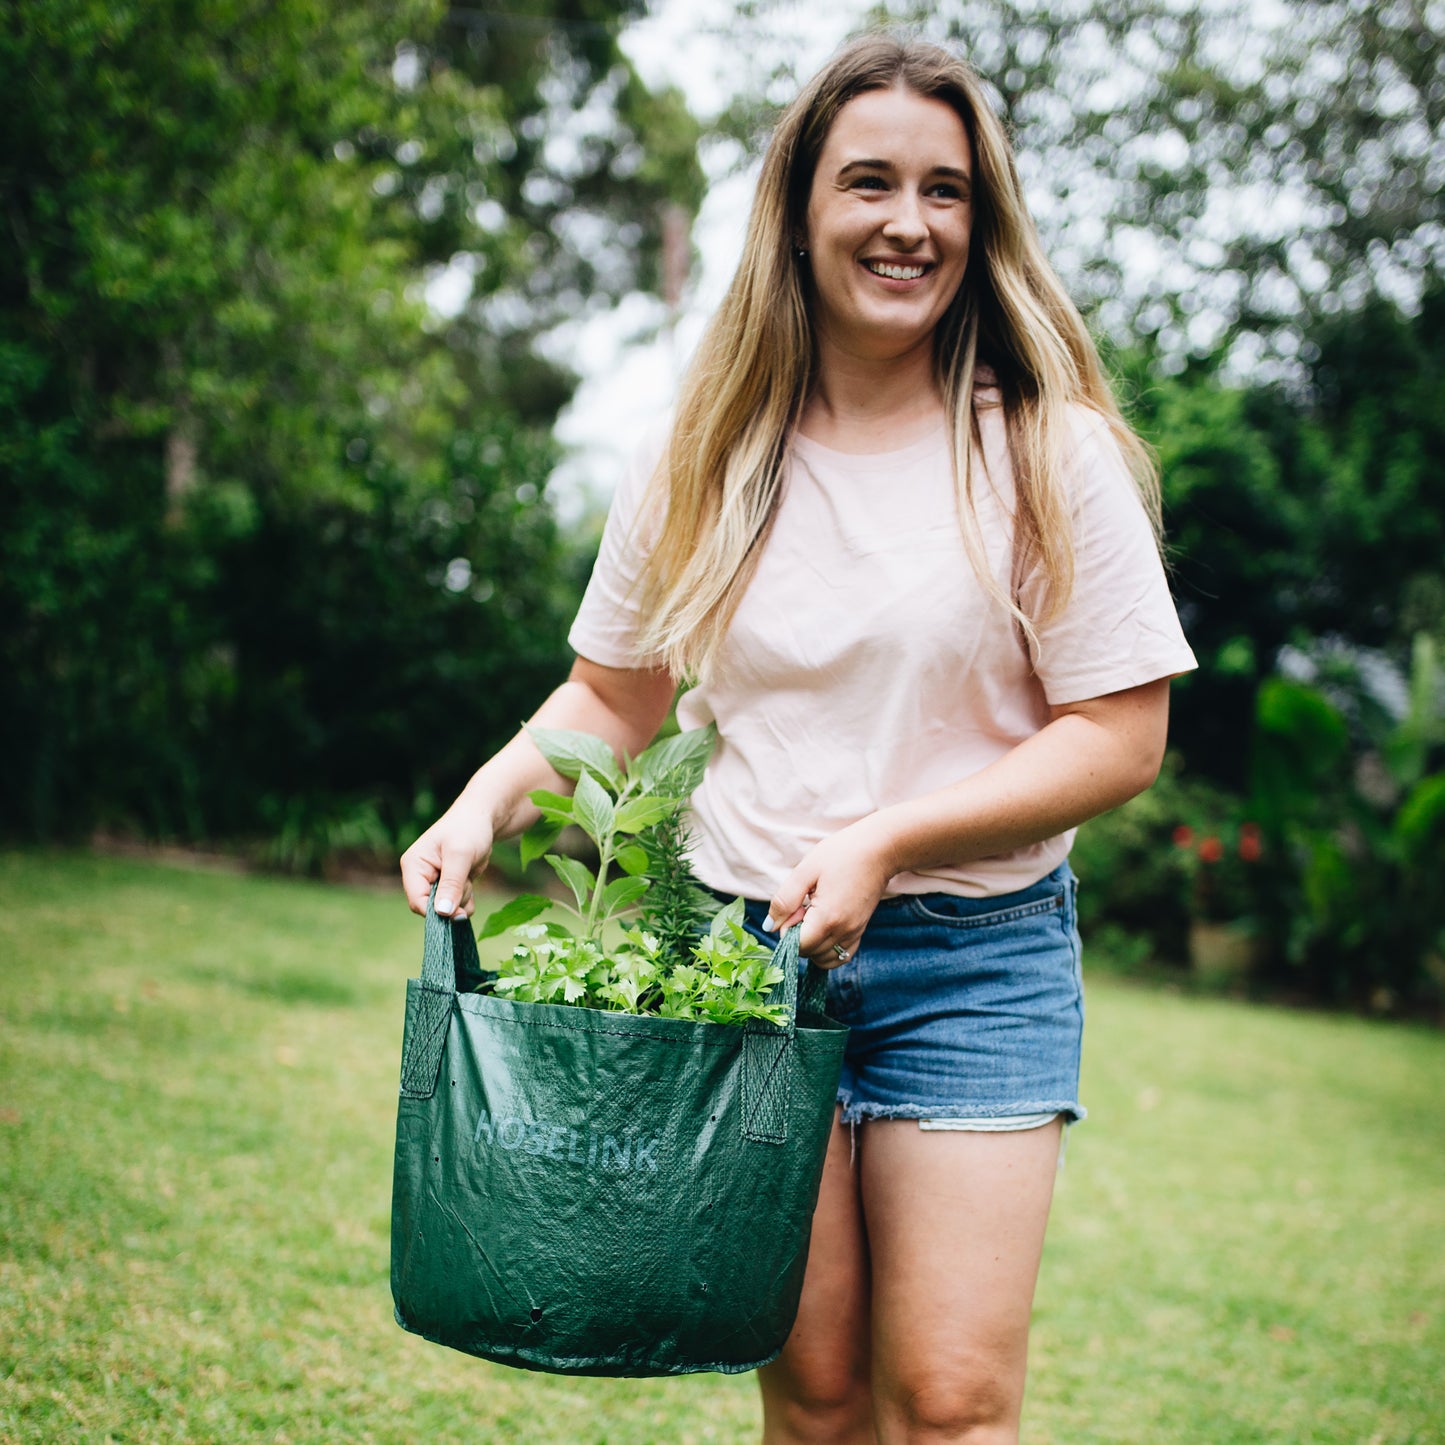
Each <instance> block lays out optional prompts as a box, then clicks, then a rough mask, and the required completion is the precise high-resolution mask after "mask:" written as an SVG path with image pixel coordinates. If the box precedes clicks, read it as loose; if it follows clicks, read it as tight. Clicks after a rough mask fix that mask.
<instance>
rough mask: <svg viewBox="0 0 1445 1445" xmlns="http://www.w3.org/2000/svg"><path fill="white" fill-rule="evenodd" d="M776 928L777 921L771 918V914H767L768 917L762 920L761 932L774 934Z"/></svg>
mask: <svg viewBox="0 0 1445 1445" xmlns="http://www.w3.org/2000/svg"><path fill="white" fill-rule="evenodd" d="M777 927H778V921H777V919H775V918H774V917H773V915H772V914H771V913H770V914H768V916H767V917H766V918H765V919H763V932H764V933H774V932H776V931H777Z"/></svg>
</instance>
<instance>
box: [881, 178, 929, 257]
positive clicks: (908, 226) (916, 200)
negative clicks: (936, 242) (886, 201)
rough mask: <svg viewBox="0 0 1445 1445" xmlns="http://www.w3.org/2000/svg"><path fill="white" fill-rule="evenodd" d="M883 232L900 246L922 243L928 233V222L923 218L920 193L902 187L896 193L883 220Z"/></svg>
mask: <svg viewBox="0 0 1445 1445" xmlns="http://www.w3.org/2000/svg"><path fill="white" fill-rule="evenodd" d="M883 234H884V235H885V236H886V237H887V238H888V239H889V240H890V241H893V242H895V243H897V244H898V245H899V246H907V247H912V246H917V245H920V244H921V243H922V242H923V241H924V239H925V238H926V237H927V235H928V223H927V222H926V221H925V220H924V218H923V205H922V200H921V198H920V197H919V195H918V194H917V193H916V192H914V191H911V190H909V189H907V188H906V187H900V189H899V190H897V191H896V192H895V193H894V200H893V205H892V206H890V207H889V211H888V216H887V217H886V219H885V220H884V222H883Z"/></svg>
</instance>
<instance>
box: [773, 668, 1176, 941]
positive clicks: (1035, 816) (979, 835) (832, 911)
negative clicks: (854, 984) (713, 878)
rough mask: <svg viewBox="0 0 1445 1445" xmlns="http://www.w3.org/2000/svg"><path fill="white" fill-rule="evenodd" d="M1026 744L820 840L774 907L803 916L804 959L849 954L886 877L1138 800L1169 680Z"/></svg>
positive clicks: (1056, 718) (988, 851)
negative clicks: (943, 785)
mask: <svg viewBox="0 0 1445 1445" xmlns="http://www.w3.org/2000/svg"><path fill="white" fill-rule="evenodd" d="M1050 714H1051V717H1050V720H1049V722H1048V723H1047V724H1046V725H1045V726H1044V727H1043V728H1041V729H1040V730H1039V731H1038V732H1037V733H1035V734H1034V736H1033V737H1031V738H1029V739H1027V740H1026V741H1025V742H1022V743H1020V744H1019V745H1018V746H1017V747H1015V748H1013V749H1011V750H1010V751H1009V752H1007V753H1005V754H1004V756H1003V757H1001V758H999V759H998V760H997V761H995V762H993V763H990V764H989V766H988V767H986V768H984V769H983V770H982V771H980V772H978V773H975V774H974V775H973V776H972V777H970V778H966V779H965V780H964V781H962V782H959V783H954V784H953V785H951V786H950V787H947V788H940V789H939V790H938V791H937V792H933V793H928V794H926V795H925V796H923V797H921V798H913V799H910V800H909V801H908V802H906V803H896V804H894V805H893V806H892V807H888V808H880V809H879V810H878V811H877V812H876V813H871V814H869V816H868V817H866V818H862V819H860V820H859V821H858V822H856V823H854V824H852V825H851V826H850V827H847V828H843V829H840V830H839V831H838V832H837V833H834V834H833V836H832V837H830V838H825V839H824V840H823V841H822V842H821V843H819V844H818V846H817V847H816V848H813V849H810V850H809V852H808V855H807V856H806V857H805V858H804V859H803V861H802V862H801V863H799V864H798V866H797V867H796V868H794V869H793V871H792V872H791V873H790V874H789V875H788V877H787V879H786V880H785V881H784V882H783V885H782V886H781V887H780V888H779V889H778V891H777V893H776V894H775V895H774V896H773V900H772V916H773V918H774V919H775V920H778V921H779V922H780V923H783V924H787V923H795V922H796V921H797V920H798V919H799V918H802V917H803V900H804V898H805V897H807V895H809V894H812V903H811V905H810V907H809V908H808V911H807V917H806V919H805V921H804V924H803V936H802V940H801V943H802V951H803V953H804V954H805V955H807V956H808V957H811V958H813V959H815V960H816V961H817V962H818V963H819V964H820V965H821V966H823V967H830V966H835V965H836V964H837V963H838V962H839V959H838V956H837V954H836V952H835V947H834V946H835V945H837V946H838V947H840V948H842V949H843V950H844V952H845V953H847V954H849V955H850V956H851V955H852V953H853V951H854V950H855V949H856V948H857V947H858V941H859V939H860V938H861V937H862V935H863V929H864V926H865V925H866V924H867V922H868V919H869V916H870V915H871V914H872V912H873V909H874V908H875V907H876V906H877V903H878V900H879V899H880V898H881V897H882V896H883V890H884V889H885V888H886V887H887V886H888V880H889V879H890V878H892V877H893V875H894V874H895V873H906V872H912V871H914V870H916V869H919V868H929V867H937V866H939V865H941V864H945V863H965V862H968V861H969V860H971V859H974V858H988V857H992V856H993V855H994V854H996V853H1006V852H1008V851H1009V850H1010V849H1013V848H1020V847H1023V846H1025V845H1026V844H1029V843H1037V842H1040V841H1042V840H1043V839H1045V838H1052V837H1053V836H1055V835H1056V834H1058V833H1062V832H1064V831H1065V830H1066V829H1068V828H1072V827H1075V826H1077V825H1078V824H1079V823H1082V822H1083V821H1084V820H1085V819H1087V818H1092V817H1094V816H1095V815H1097V814H1099V813H1105V812H1107V811H1108V810H1109V809H1110V808H1117V807H1118V806H1119V804H1120V803H1123V802H1127V801H1128V799H1130V798H1132V797H1133V796H1134V795H1135V794H1136V793H1141V792H1143V791H1144V789H1145V788H1147V787H1148V786H1149V785H1150V783H1152V782H1153V781H1154V779H1155V778H1156V777H1157V776H1158V773H1159V765H1160V763H1161V762H1162V761H1163V758H1164V741H1165V734H1166V732H1167V730H1168V723H1169V679H1168V678H1161V679H1159V680H1158V681H1157V682H1149V683H1145V684H1144V685H1143V686H1142V687H1131V688H1128V689H1126V690H1125V691H1123V692H1113V693H1109V694H1107V695H1106V696H1104V697H1096V698H1090V699H1088V700H1087V701H1084V702H1077V703H1069V704H1068V705H1066V706H1063V707H1055V708H1051V709H1050Z"/></svg>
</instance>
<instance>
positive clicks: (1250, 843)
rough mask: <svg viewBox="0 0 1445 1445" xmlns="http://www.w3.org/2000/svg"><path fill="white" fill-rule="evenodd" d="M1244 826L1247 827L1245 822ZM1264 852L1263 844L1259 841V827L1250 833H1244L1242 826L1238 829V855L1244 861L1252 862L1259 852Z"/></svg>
mask: <svg viewBox="0 0 1445 1445" xmlns="http://www.w3.org/2000/svg"><path fill="white" fill-rule="evenodd" d="M1244 826H1245V828H1247V827H1249V824H1248V823H1246V824H1245V825H1244ZM1263 852H1264V844H1263V843H1261V842H1260V841H1259V829H1258V828H1256V829H1255V830H1254V831H1253V832H1252V833H1246V832H1245V831H1244V828H1241V829H1240V830H1239V856H1240V857H1241V858H1243V859H1244V861H1245V862H1246V863H1253V862H1254V861H1255V860H1256V859H1257V858H1258V857H1259V855H1260V854H1261V853H1263Z"/></svg>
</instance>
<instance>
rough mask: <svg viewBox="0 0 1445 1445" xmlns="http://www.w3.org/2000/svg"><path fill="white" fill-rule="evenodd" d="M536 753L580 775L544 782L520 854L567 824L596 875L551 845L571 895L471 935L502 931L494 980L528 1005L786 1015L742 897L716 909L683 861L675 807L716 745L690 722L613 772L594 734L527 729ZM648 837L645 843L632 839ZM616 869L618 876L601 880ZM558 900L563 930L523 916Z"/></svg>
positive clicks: (508, 910) (516, 903)
mask: <svg viewBox="0 0 1445 1445" xmlns="http://www.w3.org/2000/svg"><path fill="white" fill-rule="evenodd" d="M527 731H528V733H529V734H530V735H531V737H532V740H533V741H534V742H535V743H536V744H537V746H538V748H539V749H540V750H541V752H542V755H543V756H544V757H545V758H546V759H547V761H548V762H549V763H551V764H552V766H553V767H554V768H556V769H557V771H558V772H559V773H561V774H562V775H563V777H567V778H572V779H575V780H576V784H577V787H576V791H575V792H574V793H573V795H572V796H571V797H570V798H568V797H564V796H563V795H561V794H559V793H553V792H550V791H547V790H545V789H539V790H537V791H535V792H533V793H532V794H531V798H532V802H533V803H534V804H536V806H537V808H538V809H539V811H540V812H541V814H542V818H541V821H540V823H539V824H538V825H537V828H536V830H534V831H536V832H537V833H538V834H539V839H538V840H537V841H534V842H533V843H532V844H531V845H530V846H529V847H528V848H527V849H526V853H525V855H524V856H536V855H537V853H539V852H540V850H541V849H543V848H545V847H546V846H548V845H549V844H550V842H551V841H552V840H553V839H554V838H555V837H556V835H557V833H558V832H559V831H560V830H561V829H562V828H564V827H566V826H568V825H569V824H574V825H576V826H577V827H580V828H581V829H582V830H583V832H585V833H586V834H587V836H588V837H589V838H590V839H591V840H592V842H593V843H594V844H595V845H596V847H597V854H598V864H597V871H596V873H595V874H594V873H593V872H592V870H591V869H590V868H588V867H587V866H586V865H585V864H583V863H581V862H579V861H578V860H577V859H575V858H567V857H563V856H561V855H559V854H556V853H546V854H544V855H543V856H545V858H546V861H547V862H548V863H549V864H550V865H551V866H552V868H553V870H554V871H555V872H556V874H557V876H558V877H559V878H560V879H561V880H562V882H563V883H564V884H565V885H566V887H567V889H568V890H569V892H570V893H571V895H572V903H570V904H567V903H562V904H560V905H551V904H549V902H548V900H546V899H544V898H537V897H531V896H528V895H523V896H522V897H521V898H518V899H514V900H513V901H512V902H511V903H509V904H507V905H506V906H505V907H503V908H501V909H499V910H498V911H497V912H495V913H493V914H492V915H491V916H490V917H488V918H486V919H484V920H483V921H482V923H481V925H480V927H479V930H478V935H477V936H478V937H479V938H483V939H485V938H491V937H494V936H496V935H497V934H499V933H502V932H504V931H507V930H510V931H511V933H512V935H513V936H514V937H515V938H516V939H517V942H516V943H515V945H514V946H513V949H512V955H511V958H510V960H509V961H508V962H507V963H506V964H504V965H503V968H502V972H501V975H500V976H499V977H498V978H497V979H496V980H495V981H494V982H493V983H492V984H491V985H490V986H491V987H492V988H493V989H495V991H496V992H498V993H501V994H505V995H507V996H508V997H510V998H514V999H517V1000H518V1001H520V1002H522V1003H556V1004H576V1005H579V1006H581V1007H583V1008H599V1009H612V1010H615V1011H620V1012H622V1013H637V1014H640V1013H656V1014H661V1015H662V1016H663V1017H664V1018H681V1019H698V1020H708V1021H711V1022H714V1023H728V1024H734V1023H737V1024H741V1023H747V1022H748V1021H749V1020H751V1019H762V1020H765V1021H767V1022H769V1023H785V1022H786V1010H785V1009H784V1007H783V1005H782V1004H779V1003H773V1002H771V994H772V989H773V985H774V984H776V983H778V982H780V981H781V979H782V977H783V973H782V970H781V969H780V968H778V967H776V966H775V965H774V964H773V962H772V952H771V950H769V949H767V948H764V947H763V946H762V945H761V944H759V943H758V942H757V940H756V939H754V938H753V936H752V935H751V934H750V933H749V932H748V931H747V929H746V928H745V927H744V926H743V901H742V899H736V900H735V901H734V902H733V903H730V904H729V905H728V906H727V907H726V908H723V909H720V910H719V909H717V908H716V907H715V905H712V904H711V900H710V899H709V898H708V897H707V895H706V894H704V893H703V892H702V890H701V888H700V887H699V885H698V883H697V880H696V879H695V878H694V877H693V876H692V871H691V869H690V868H689V867H688V863H687V853H686V844H685V837H686V834H685V829H684V825H683V811H684V809H685V807H686V805H687V798H688V795H689V794H690V793H691V792H692V790H693V789H694V788H695V787H696V786H697V784H698V783H699V782H700V781H701V779H702V771H703V768H704V766H705V765H706V763H707V759H708V756H709V754H710V753H711V751H712V748H713V745H714V743H715V741H716V732H715V730H714V729H713V728H711V727H707V728H698V729H694V730H691V731H688V732H685V733H679V734H677V735H675V736H674V737H670V738H665V739H663V740H662V741H661V742H658V743H654V744H653V745H652V746H651V747H650V748H648V749H647V750H646V751H645V752H643V753H640V754H639V755H638V756H637V757H636V758H631V759H628V760H627V761H626V763H625V765H624V766H621V767H619V766H618V764H617V760H616V759H615V758H614V757H613V755H612V750H611V748H609V747H608V746H607V744H606V743H605V742H603V741H602V739H601V738H597V737H593V736H592V735H591V734H589V733H580V732H571V731H566V730H563V729H555V728H538V727H529V728H528V730H527ZM639 837H640V838H643V839H646V840H647V841H646V842H644V843H641V844H639V843H638V842H636V841H635V840H636V839H638V838H639ZM614 865H616V866H618V867H620V868H621V869H622V876H621V877H617V878H610V879H609V876H608V875H609V872H610V870H611V869H612V868H613V866H614ZM639 903H642V904H643V909H642V914H641V918H640V920H639V921H638V922H637V923H635V924H633V925H631V926H629V927H627V928H625V929H624V930H623V931H622V936H621V940H620V941H618V942H614V943H612V944H610V945H609V944H608V943H607V941H606V934H607V929H608V924H609V923H610V922H611V921H612V920H614V919H616V918H617V917H619V915H621V914H624V913H627V912H629V911H630V910H632V909H634V908H635V907H636V906H637V905H638V904H639ZM553 907H556V908H560V910H561V911H562V912H563V913H565V914H569V915H570V916H571V918H572V920H573V922H572V923H571V924H570V926H569V925H566V924H563V923H561V922H557V921H554V920H551V919H548V920H547V921H545V922H542V923H534V922H532V921H531V920H532V919H534V918H536V917H538V916H539V915H540V914H542V913H544V912H547V911H549V910H550V909H551V908H553Z"/></svg>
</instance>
